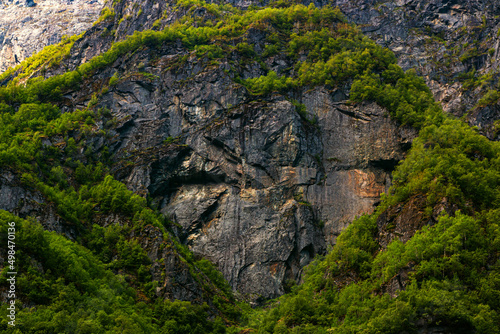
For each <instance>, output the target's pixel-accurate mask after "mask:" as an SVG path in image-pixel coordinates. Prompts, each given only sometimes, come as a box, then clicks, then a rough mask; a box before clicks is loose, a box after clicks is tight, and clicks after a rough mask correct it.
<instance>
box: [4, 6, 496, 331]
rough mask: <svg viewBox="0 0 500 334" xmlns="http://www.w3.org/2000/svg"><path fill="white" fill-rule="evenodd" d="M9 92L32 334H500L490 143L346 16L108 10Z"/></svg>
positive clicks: (14, 199)
mask: <svg viewBox="0 0 500 334" xmlns="http://www.w3.org/2000/svg"><path fill="white" fill-rule="evenodd" d="M148 29H151V30H148ZM139 30H140V31H139ZM134 31H135V32H134ZM132 33H133V34H132ZM128 34H131V35H128ZM39 75H40V76H39ZM0 82H4V86H2V87H1V88H0V112H1V114H0V117H1V118H0V123H1V124H0V125H1V126H0V168H1V173H0V194H1V195H2V196H1V198H0V209H3V210H6V211H9V212H6V211H1V216H0V219H1V222H2V229H3V232H4V235H5V231H6V229H7V228H8V226H9V225H8V224H9V222H12V221H14V222H15V223H16V228H17V238H18V239H17V240H18V241H17V242H18V243H19V246H18V248H17V259H16V263H17V264H16V265H17V266H18V268H17V269H18V272H19V274H18V291H19V294H18V299H17V304H16V305H17V308H18V326H17V328H18V329H19V330H20V332H89V333H101V332H102V333H105V332H130V333H138V332H145V333H156V332H165V333H172V332H173V333H208V332H224V331H226V330H227V326H229V325H235V327H233V328H231V329H229V330H230V331H234V332H238V331H239V330H243V328H246V331H247V332H248V331H252V328H253V329H255V330H257V331H258V332H271V333H272V332H275V333H282V332H288V331H291V332H297V333H299V332H300V333H302V332H311V333H321V332H329V331H332V330H334V331H338V332H356V333H359V332H366V333H372V332H373V333H377V332H379V333H380V332H382V333H393V332H394V333H403V332H405V331H406V332H413V331H418V332H422V333H426V332H432V331H438V330H440V331H444V332H449V333H453V332H457V331H463V332H472V331H477V332H484V333H494V332H496V331H498V323H499V318H498V314H497V313H498V311H499V307H500V305H498V302H497V299H498V298H497V297H498V294H499V289H500V286H499V279H498V277H500V273H499V265H500V264H499V263H498V261H499V252H500V249H499V247H500V230H499V228H498V218H500V217H499V209H498V208H499V191H500V190H499V184H498V183H499V182H500V175H499V174H500V160H499V159H500V158H499V155H498V153H499V145H498V143H497V142H492V141H489V140H488V139H486V138H485V137H483V136H482V135H480V134H478V132H477V130H475V129H473V128H470V127H469V126H468V125H466V124H465V123H463V122H462V121H460V120H457V119H455V118H453V117H451V116H447V115H445V114H444V113H443V111H442V109H441V106H440V105H439V104H438V103H436V102H435V101H434V98H433V94H432V92H431V90H429V88H428V87H427V86H426V84H425V82H424V80H423V79H421V78H419V77H418V76H417V75H416V73H415V71H412V70H408V71H406V72H404V71H403V70H402V69H401V68H400V67H399V66H398V65H397V59H396V57H395V56H394V54H393V53H392V52H391V51H390V50H388V49H384V48H383V47H381V46H379V45H377V44H376V43H375V42H373V41H372V40H370V39H368V38H367V37H365V36H363V34H362V33H361V31H360V30H359V29H358V28H357V27H356V26H354V25H351V24H349V23H348V22H347V19H346V18H345V17H344V16H343V15H342V13H341V12H340V11H339V10H338V9H334V8H333V7H331V6H324V7H320V8H316V7H315V6H314V5H312V4H311V5H309V6H304V5H295V4H293V3H289V2H276V3H272V4H269V6H266V7H250V8H248V9H245V10H243V9H241V8H237V7H233V6H231V5H228V4H222V5H218V4H207V3H205V2H202V1H176V2H171V3H170V2H168V3H167V2H165V3H161V4H160V3H149V2H147V1H145V2H143V3H139V2H128V1H122V2H115V3H113V4H111V3H110V4H109V6H108V7H106V8H105V9H104V10H103V12H102V15H101V17H100V18H99V20H98V21H97V23H96V24H95V25H94V27H93V28H91V29H90V30H89V31H87V32H86V33H85V34H84V35H83V36H78V37H74V38H69V39H65V40H64V41H63V42H61V44H60V45H58V46H56V47H52V48H47V49H45V50H44V51H43V52H41V53H40V54H38V55H36V56H34V57H33V58H31V59H29V60H27V61H26V62H24V63H23V64H21V66H20V67H18V68H16V69H12V70H10V71H7V72H5V73H4V74H3V75H2V76H1V77H0ZM417 134H418V137H417ZM416 137H417V138H416ZM415 138H416V139H415ZM412 141H413V144H411V147H412V148H411V149H410V151H409V152H408V153H406V152H407V150H408V149H409V147H410V143H411V142H412ZM405 155H406V159H405V160H403V162H402V163H400V164H399V165H398V162H399V161H400V160H401V159H403V157H404V156H405ZM396 165H397V167H396ZM394 169H395V171H394V173H393V174H392V175H393V179H392V178H391V176H390V175H391V172H392V171H393V170H394ZM392 183H394V184H392ZM391 184H392V187H391V188H389V187H390V186H391ZM382 193H385V195H382V199H381V200H379V197H380V195H381V194H382ZM374 205H378V206H377V208H376V210H375V212H374V213H373V214H371V215H369V216H363V217H361V218H358V219H356V220H354V222H353V223H352V224H350V222H351V220H352V219H353V218H354V217H355V216H358V215H360V214H362V213H371V212H373V210H374ZM346 225H349V227H347V228H346V229H345V230H344V231H343V232H342V233H341V234H340V232H341V230H342V229H343V228H344V227H345V226H346ZM49 231H51V232H49ZM417 231H418V232H417ZM339 234H340V236H338V235H339ZM337 236H338V237H337ZM328 244H335V246H334V247H333V249H331V251H329V252H328V254H326V249H327V245H328ZM185 245H187V246H188V247H189V249H188V248H187V247H186V246H185ZM1 249H2V257H3V259H4V260H5V259H7V254H8V253H7V249H6V248H5V246H3V245H2V248H1ZM318 254H320V255H321V254H326V255H325V256H323V257H319V258H318V259H317V260H315V261H314V262H313V264H312V265H311V266H310V267H309V268H308V270H307V274H306V275H305V278H304V283H303V284H302V285H300V286H295V284H296V283H298V282H299V283H300V282H301V277H302V268H303V267H304V266H305V265H307V264H308V263H310V262H311V261H312V259H313V257H315V256H317V255H318ZM202 257H206V258H208V259H209V260H211V261H212V262H213V263H214V264H215V265H216V266H213V265H212V264H211V263H210V262H209V261H207V260H205V259H202ZM6 264H7V262H5V261H4V269H3V271H2V277H3V279H2V284H4V285H3V286H2V289H3V292H5V291H6V289H7V286H8V285H7V284H6V283H4V282H6V280H5V278H6V275H7V274H6V273H7V269H8V268H7V266H6ZM216 267H218V268H219V269H220V271H221V272H222V274H221V273H220V272H219V271H217V270H216V269H215V268H216ZM226 280H227V282H226ZM228 283H229V284H228ZM234 291H238V293H237V297H235V296H234V295H233V293H234ZM285 292H290V293H289V294H288V295H285V296H284V297H281V299H279V300H278V301H277V302H275V303H274V304H271V306H270V307H268V308H265V309H263V310H257V311H251V310H249V309H248V306H246V304H244V303H239V302H237V300H238V299H239V300H240V301H242V300H246V301H252V302H257V303H260V302H262V301H264V300H266V299H268V298H274V297H277V296H279V295H282V294H283V293H285ZM170 300H177V301H174V302H171V301H170ZM179 300H180V301H179ZM181 301H185V302H181ZM3 302H5V300H4V301H3ZM204 303H206V304H204ZM2 312H4V314H3V315H2V319H1V321H2V322H1V326H3V327H2V329H4V330H5V331H9V330H10V329H8V328H7V318H6V313H5V312H7V311H6V308H5V307H2ZM239 326H241V327H240V328H238V327H239ZM244 331H245V330H244Z"/></svg>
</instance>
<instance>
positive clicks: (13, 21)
mask: <svg viewBox="0 0 500 334" xmlns="http://www.w3.org/2000/svg"><path fill="white" fill-rule="evenodd" d="M101 8H102V2H101V1H97V0H96V1H89V0H75V1H62V0H61V1H60V0H40V1H37V2H33V0H26V1H21V2H19V1H7V2H3V3H0V72H3V71H5V70H6V69H7V68H9V67H12V66H15V65H17V64H18V63H20V62H22V61H23V60H24V59H25V58H28V57H30V56H31V55H33V54H34V53H36V52H38V51H40V50H42V49H43V48H44V47H45V46H47V45H51V44H55V43H59V42H60V41H61V37H62V36H64V35H68V36H72V35H76V34H80V33H82V32H84V31H85V30H87V29H88V28H89V27H91V26H92V23H93V22H94V21H95V20H96V19H97V18H98V17H99V13H100V11H101Z"/></svg>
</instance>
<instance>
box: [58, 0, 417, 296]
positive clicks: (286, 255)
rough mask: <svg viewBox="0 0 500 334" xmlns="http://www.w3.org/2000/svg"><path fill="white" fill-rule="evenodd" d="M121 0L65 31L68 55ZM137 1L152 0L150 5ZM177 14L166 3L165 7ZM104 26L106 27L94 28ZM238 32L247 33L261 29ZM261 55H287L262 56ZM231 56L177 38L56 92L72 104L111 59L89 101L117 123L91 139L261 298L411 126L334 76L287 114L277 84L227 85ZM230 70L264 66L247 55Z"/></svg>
mask: <svg viewBox="0 0 500 334" xmlns="http://www.w3.org/2000/svg"><path fill="white" fill-rule="evenodd" d="M120 6H121V5H120ZM122 7H123V8H122ZM122 7H116V8H115V10H116V14H115V16H114V17H113V18H112V19H110V20H109V21H107V22H102V23H101V24H98V25H96V26H95V27H93V28H92V29H90V30H89V31H88V32H87V33H86V36H85V37H84V38H83V39H82V40H80V41H77V42H76V43H75V48H76V49H77V50H79V51H81V52H74V53H72V55H71V57H70V58H69V59H68V60H67V64H69V66H70V67H71V66H73V67H75V66H77V65H78V64H80V63H82V62H84V61H85V59H89V58H91V56H92V55H94V54H97V53H99V52H102V50H105V49H106V48H107V47H108V45H109V43H111V41H112V40H119V39H120V35H119V32H120V31H122V28H121V27H122V25H124V24H125V23H124V22H126V21H125V20H122V19H121V18H120V15H122V14H119V13H122V12H123V13H128V12H127V10H126V8H128V7H127V6H126V2H125V3H124V4H123V6H122ZM139 7H140V8H151V10H152V11H153V12H154V13H163V11H162V10H161V9H162V8H161V5H160V7H158V6H156V7H155V6H149V5H148V3H145V4H144V6H142V5H141V6H139ZM120 8H122V9H120ZM181 13H182V10H181ZM126 15H128V14H126ZM130 15H138V16H139V18H138V19H137V21H135V20H131V22H133V23H130V24H135V25H140V23H138V22H142V21H141V19H140V17H142V16H145V17H150V18H149V19H148V20H147V22H149V24H150V22H152V20H154V19H155V18H156V17H158V16H155V15H156V14H151V16H149V12H147V11H143V12H142V13H141V14H140V15H139V14H138V13H136V14H130ZM161 15H163V16H165V14H161ZM179 15H181V14H179V12H176V11H172V12H170V13H167V15H166V17H167V19H166V20H167V21H168V20H170V19H169V17H176V16H179ZM199 15H204V14H203V13H199ZM159 18H161V16H159ZM163 24H164V23H163ZM144 25H145V27H146V23H144ZM134 29H135V28H134ZM137 29H138V28H137ZM114 30H116V33H115V35H113V36H110V37H109V40H106V39H105V38H104V39H102V38H101V37H100V36H102V34H103V31H114ZM124 31H126V30H124ZM247 38H248V39H249V41H251V43H252V44H254V45H256V47H260V46H259V45H263V43H264V39H265V35H263V34H260V33H259V32H258V31H255V32H250V33H249V35H248V36H247ZM181 59H183V63H182V66H179V65H178V63H179V60H181ZM266 66H268V67H269V68H271V69H276V70H279V69H280V68H286V67H291V66H293V63H291V60H290V59H287V58H286V57H281V56H276V57H272V58H270V59H268V60H266ZM231 67H232V61H230V60H228V59H227V60H224V61H222V62H220V63H219V64H218V65H216V66H210V65H209V63H208V60H207V59H203V58H202V59H200V58H198V57H195V56H194V55H193V53H191V52H189V51H188V50H186V49H185V48H184V47H182V46H181V45H171V46H169V47H168V48H164V49H162V50H160V51H159V52H155V53H152V52H150V51H148V50H144V51H142V52H138V53H135V54H133V55H130V57H129V58H127V59H121V60H120V61H119V62H116V63H115V64H114V65H113V66H112V67H111V68H108V69H106V70H104V71H102V72H100V73H99V74H97V75H96V76H94V77H93V79H92V80H93V81H92V82H93V83H92V86H91V85H88V87H89V88H88V89H83V90H82V91H79V92H73V93H71V94H68V95H66V98H67V100H66V103H67V106H66V107H65V108H64V111H70V110H72V109H73V108H75V107H78V106H83V105H85V104H86V103H87V102H88V99H89V98H90V96H91V94H92V91H95V90H96V89H97V90H100V89H101V88H100V87H104V86H105V85H106V83H107V80H108V78H109V77H111V76H112V75H114V74H115V73H116V76H117V77H120V80H119V82H118V83H117V84H115V85H113V86H110V87H108V88H107V89H106V90H105V91H104V93H103V94H102V96H101V97H100V99H99V103H98V105H97V107H106V108H108V109H109V110H111V112H112V115H113V116H114V117H115V118H116V120H117V126H116V127H115V128H113V129H112V130H111V132H110V133H109V134H108V136H107V137H108V138H112V140H100V141H97V142H94V143H93V144H92V145H93V148H94V150H96V151H99V150H100V149H102V148H103V147H104V146H107V147H108V148H109V150H110V152H111V153H113V154H114V160H115V163H116V164H115V167H114V175H115V176H116V177H118V178H119V179H120V180H122V181H123V182H125V183H126V184H127V186H128V187H129V189H132V190H134V191H135V192H137V193H140V194H143V195H144V196H146V195H147V196H150V197H151V198H152V199H153V203H154V205H155V206H156V207H158V208H159V209H160V210H161V211H162V212H163V213H164V214H165V215H167V216H168V217H170V219H171V220H172V221H174V222H175V223H177V224H178V225H179V229H178V231H177V234H178V236H179V237H180V239H181V241H182V242H184V243H185V244H187V245H188V246H189V247H190V249H191V250H192V251H193V252H194V253H195V254H198V255H202V256H204V257H206V258H208V259H210V260H211V261H213V262H214V263H216V264H217V265H218V267H219V269H220V270H221V271H222V273H223V274H224V276H225V278H226V279H227V280H228V281H229V283H230V284H231V286H232V287H233V288H234V289H236V290H238V291H240V292H241V293H243V294H245V295H247V296H249V297H250V298H251V299H253V300H259V299H260V298H261V297H262V298H265V299H267V298H273V297H276V296H279V295H281V294H282V293H284V291H285V289H286V282H290V281H298V280H300V277H301V273H302V268H303V267H304V266H305V265H306V264H308V263H309V262H310V261H311V260H312V258H313V257H314V256H315V255H317V254H323V253H325V251H326V248H327V245H328V244H333V243H334V242H335V238H336V236H337V235H338V234H339V233H340V231H341V230H342V229H343V228H344V227H345V226H346V225H347V224H349V222H350V221H351V220H352V219H354V218H355V217H356V216H359V215H361V214H363V213H370V212H372V211H373V209H374V207H375V205H376V204H377V203H378V201H379V196H380V194H381V193H382V192H386V191H387V190H388V187H389V186H390V184H391V180H390V173H391V171H392V169H393V168H394V166H395V165H396V164H397V162H398V161H400V160H401V159H402V158H403V157H404V152H405V150H407V149H408V148H409V145H410V144H411V140H412V138H413V137H414V136H415V135H416V132H415V131H414V130H412V129H410V128H407V127H401V126H400V125H399V124H397V123H396V122H395V121H393V120H391V119H390V118H389V117H388V115H387V113H386V112H385V111H384V110H383V109H382V108H380V107H379V106H378V105H376V104H374V103H371V104H370V103H367V104H361V105H357V106H351V105H348V104H347V103H346V102H347V99H348V96H347V93H346V92H348V87H345V88H342V89H337V90H334V91H329V90H327V89H325V88H324V87H319V88H315V89H312V90H304V91H301V92H299V93H298V94H297V96H296V99H297V100H299V101H302V103H303V104H304V105H305V109H306V114H305V115H300V114H299V113H297V112H296V106H294V105H293V104H292V103H291V102H290V101H289V100H288V99H287V98H285V97H284V96H281V95H273V96H269V97H260V96H255V95H252V94H251V93H249V92H248V91H247V90H246V89H245V88H244V87H242V86H240V85H236V84H235V83H234V81H233V78H232V77H231V75H228V74H227V72H228V70H230V69H231ZM242 72H243V73H247V74H246V75H247V76H255V75H259V74H264V72H262V69H260V67H259V66H258V65H257V64H256V63H251V64H250V65H248V66H245V67H244V69H242ZM144 73H147V75H145V74H144ZM244 75H245V74H244Z"/></svg>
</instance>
